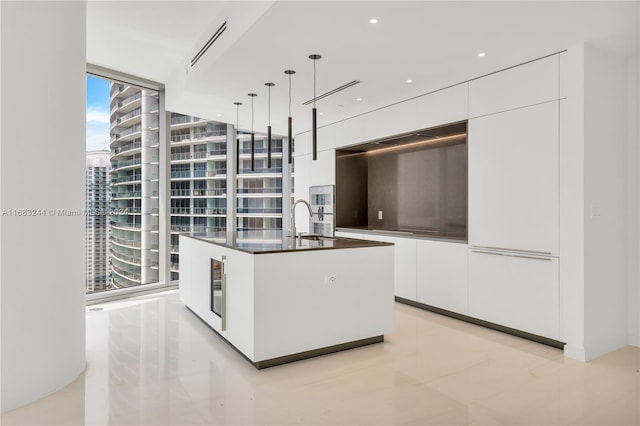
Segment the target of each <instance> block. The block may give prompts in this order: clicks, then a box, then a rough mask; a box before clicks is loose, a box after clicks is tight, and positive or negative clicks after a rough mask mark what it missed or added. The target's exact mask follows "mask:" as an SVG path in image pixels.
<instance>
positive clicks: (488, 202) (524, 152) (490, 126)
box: [468, 101, 559, 255]
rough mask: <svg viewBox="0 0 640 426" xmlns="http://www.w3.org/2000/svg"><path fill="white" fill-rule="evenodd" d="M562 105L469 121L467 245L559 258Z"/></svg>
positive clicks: (528, 108) (551, 103) (548, 105)
mask: <svg viewBox="0 0 640 426" xmlns="http://www.w3.org/2000/svg"><path fill="white" fill-rule="evenodd" d="M558 102H559V101H554V102H549V103H545V104H540V105H534V106H531V107H527V108H521V109H517V110H512V111H507V112H504V113H500V114H494V115H490V116H486V117H480V118H476V119H473V120H469V140H468V149H469V245H470V246H484V247H493V248H501V249H515V250H527V251H535V252H540V253H546V254H550V255H557V254H558V239H559V237H558V235H559V159H558V151H559V143H558V129H559V127H558Z"/></svg>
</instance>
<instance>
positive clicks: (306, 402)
mask: <svg viewBox="0 0 640 426" xmlns="http://www.w3.org/2000/svg"><path fill="white" fill-rule="evenodd" d="M97 306H99V307H101V308H103V310H102V311H97V312H95V311H89V310H88V311H87V368H86V371H85V372H84V374H83V375H82V376H81V377H80V378H79V379H78V380H76V381H75V382H74V383H72V384H71V385H69V386H67V387H66V388H64V389H63V390H61V391H59V392H57V393H55V394H53V395H51V396H49V397H47V398H44V399H42V400H40V401H37V402H35V403H33V404H30V405H28V406H26V407H22V408H19V409H17V410H14V411H11V412H8V413H5V414H4V415H2V417H1V423H2V424H3V425H11V424H16V425H17V424H41V425H53V424H89V425H102V424H112V425H130V424H145V425H174V424H175V425H189V424H209V425H213V424H230V425H240V424H242V425H253V424H273V425H288V424H302V425H316V424H340V425H363V424H372V425H373V424H375V425H391V424H415V425H468V424H476V425H489V424H504V425H520V424H528V425H560V424H563V425H564V424H566V425H584V424H587V425H639V424H640V373H639V372H638V370H639V369H640V350H639V349H638V348H634V347H626V348H623V349H620V350H618V351H616V352H613V353H611V354H608V355H606V356H604V357H601V358H599V359H597V360H594V361H592V362H589V363H581V362H577V361H573V360H570V359H566V358H564V357H563V355H562V352H561V351H560V350H557V349H553V348H550V347H547V346H543V345H540V344H537V343H533V342H529V341H527V340H523V339H520V338H517V337H513V336H509V335H506V334H502V333H499V332H496V331H493V330H488V329H485V328H481V327H478V326H475V325H471V324H467V323H464V322H460V321H457V320H454V319H451V318H447V317H443V316H439V315H437V314H433V313H430V312H425V311H422V310H419V309H416V308H413V307H410V306H406V305H401V304H396V331H395V332H394V333H392V334H389V335H387V336H385V339H386V341H385V342H384V343H383V344H376V345H371V346H367V347H363V348H358V349H354V350H349V351H344V352H340V353H337V354H332V355H327V356H322V357H318V358H313V359H309V360H305V361H300V362H297V363H293V364H288V365H283V366H278V367H273V368H269V369H265V370H261V371H257V370H255V369H254V367H253V366H252V365H251V364H249V363H248V362H247V361H246V360H245V359H244V358H242V357H241V356H240V355H239V354H238V353H237V352H235V351H234V350H233V349H232V348H231V347H230V346H228V345H227V344H226V343H225V342H224V341H222V340H221V339H220V338H219V337H218V336H216V335H215V334H214V333H213V332H212V331H211V330H209V329H208V328H207V327H206V326H205V325H204V324H203V323H202V322H201V321H200V320H198V319H197V318H196V317H195V316H194V315H193V314H192V313H191V312H189V311H188V310H187V309H186V308H185V307H184V306H183V305H182V304H181V303H180V301H179V299H178V294H177V291H170V292H165V293H161V294H155V295H146V296H141V297H137V298H132V299H127V300H123V301H118V302H111V303H104V304H102V305H97ZM95 307H96V305H94V306H91V307H90V308H95Z"/></svg>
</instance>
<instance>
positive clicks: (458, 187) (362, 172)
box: [336, 138, 467, 239]
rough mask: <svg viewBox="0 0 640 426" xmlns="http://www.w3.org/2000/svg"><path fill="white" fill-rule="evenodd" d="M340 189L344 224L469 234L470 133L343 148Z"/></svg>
mask: <svg viewBox="0 0 640 426" xmlns="http://www.w3.org/2000/svg"><path fill="white" fill-rule="evenodd" d="M336 193H337V203H336V209H337V216H336V221H337V222H336V225H337V226H338V227H351V228H354V227H359V228H369V229H380V230H388V231H406V232H415V233H422V234H427V235H433V236H441V237H444V238H455V239H466V238H467V143H466V138H458V139H455V140H452V141H451V142H449V143H443V144H438V145H421V146H418V147H415V148H412V147H411V146H406V147H402V148H401V149H381V150H379V151H375V150H369V152H362V153H354V152H353V147H352V148H351V150H350V151H337V152H336ZM365 205H366V212H365V213H363V212H362V210H363V208H365V207H364V206H365ZM380 211H381V212H382V219H379V212H380Z"/></svg>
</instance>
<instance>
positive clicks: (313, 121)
mask: <svg viewBox="0 0 640 426" xmlns="http://www.w3.org/2000/svg"><path fill="white" fill-rule="evenodd" d="M320 58H322V56H320V55H315V54H314V55H309V59H311V60H313V110H311V126H312V130H311V131H312V135H313V136H312V137H313V159H314V160H317V159H318V122H317V120H316V61H317V60H318V59H320Z"/></svg>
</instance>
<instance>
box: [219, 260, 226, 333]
mask: <svg viewBox="0 0 640 426" xmlns="http://www.w3.org/2000/svg"><path fill="white" fill-rule="evenodd" d="M226 263H227V256H222V273H221V275H222V277H221V280H222V283H221V285H220V287H221V293H222V294H221V299H222V300H221V301H220V320H221V323H220V330H221V331H225V330H226V329H227V271H226V268H225V266H226Z"/></svg>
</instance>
